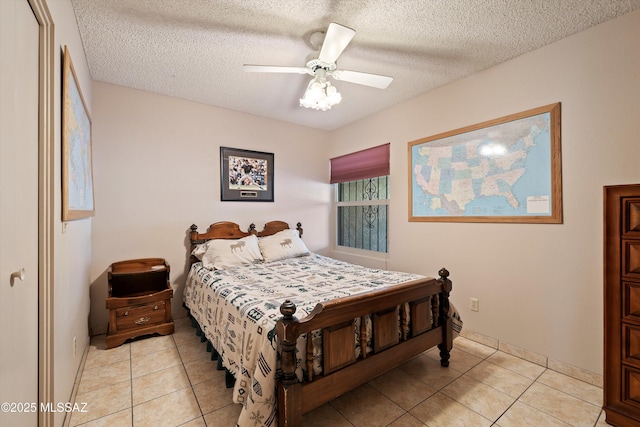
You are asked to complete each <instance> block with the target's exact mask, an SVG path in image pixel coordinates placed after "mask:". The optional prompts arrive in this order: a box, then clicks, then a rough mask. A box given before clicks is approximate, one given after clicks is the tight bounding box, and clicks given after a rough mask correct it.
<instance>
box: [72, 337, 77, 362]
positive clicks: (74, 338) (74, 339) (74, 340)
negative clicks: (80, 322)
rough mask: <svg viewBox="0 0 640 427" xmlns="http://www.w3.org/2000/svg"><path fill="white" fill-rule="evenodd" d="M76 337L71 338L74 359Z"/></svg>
mask: <svg viewBox="0 0 640 427" xmlns="http://www.w3.org/2000/svg"><path fill="white" fill-rule="evenodd" d="M76 341H77V340H76V337H73V358H74V359H75V358H76Z"/></svg>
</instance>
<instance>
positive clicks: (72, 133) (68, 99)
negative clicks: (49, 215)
mask: <svg viewBox="0 0 640 427" xmlns="http://www.w3.org/2000/svg"><path fill="white" fill-rule="evenodd" d="M63 61H64V74H63V89H62V90H63V93H62V103H63V104H62V220H63V221H69V220H73V219H80V218H87V217H91V216H93V215H94V213H95V208H94V205H93V168H92V155H91V117H90V116H89V112H88V110H87V106H86V104H85V102H84V97H83V96H82V91H81V90H80V85H79V84H78V78H77V77H76V72H75V70H74V68H73V63H72V62H71V56H70V55H69V49H68V48H67V46H65V47H64V58H63Z"/></svg>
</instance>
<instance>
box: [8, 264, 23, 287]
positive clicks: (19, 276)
mask: <svg viewBox="0 0 640 427" xmlns="http://www.w3.org/2000/svg"><path fill="white" fill-rule="evenodd" d="M24 276H25V271H24V268H21V269H20V271H14V272H13V273H11V286H13V284H14V283H15V281H16V279H19V280H20V281H21V282H22V281H24Z"/></svg>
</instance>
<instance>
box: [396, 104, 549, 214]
mask: <svg viewBox="0 0 640 427" xmlns="http://www.w3.org/2000/svg"><path fill="white" fill-rule="evenodd" d="M408 149H409V150H408V151H409V153H408V157H409V221H440V222H497V223H506V222H512V223H551V224H560V223H562V173H561V166H562V165H561V155H560V103H556V104H551V105H546V106H543V107H539V108H535V109H532V110H528V111H524V112H521V113H517V114H512V115H510V116H506V117H502V118H499V119H495V120H490V121H487V122H483V123H479V124H476V125H472V126H468V127H465V128H462V129H457V130H454V131H450V132H446V133H442V134H438V135H434V136H431V137H428V138H423V139H419V140H416V141H412V142H409V144H408Z"/></svg>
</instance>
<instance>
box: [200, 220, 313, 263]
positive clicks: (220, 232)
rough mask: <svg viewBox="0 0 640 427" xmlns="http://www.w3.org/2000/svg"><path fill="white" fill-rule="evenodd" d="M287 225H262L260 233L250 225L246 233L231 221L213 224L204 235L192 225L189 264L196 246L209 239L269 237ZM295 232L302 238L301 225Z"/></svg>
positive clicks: (280, 223) (277, 222)
mask: <svg viewBox="0 0 640 427" xmlns="http://www.w3.org/2000/svg"><path fill="white" fill-rule="evenodd" d="M288 229H289V224H287V223H286V222H284V221H270V222H267V223H266V224H265V225H264V228H263V229H262V231H257V230H256V225H255V224H251V225H250V226H249V230H248V231H242V230H241V229H240V226H239V225H238V224H236V223H235V222H231V221H220V222H215V223H213V224H211V225H210V226H209V228H207V232H206V233H198V226H197V225H195V224H193V225H191V227H190V230H191V231H190V232H189V240H190V241H191V248H190V249H189V257H190V259H191V262H194V259H195V257H194V256H192V255H191V252H192V251H193V249H195V247H196V245H199V244H201V243H204V242H206V241H208V240H211V239H241V238H243V237H247V236H249V235H251V234H255V235H256V236H258V237H264V236H271V235H272V234H276V233H277V232H278V231H282V230H288ZM296 230H298V234H299V235H300V237H302V224H301V223H297V224H296Z"/></svg>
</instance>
